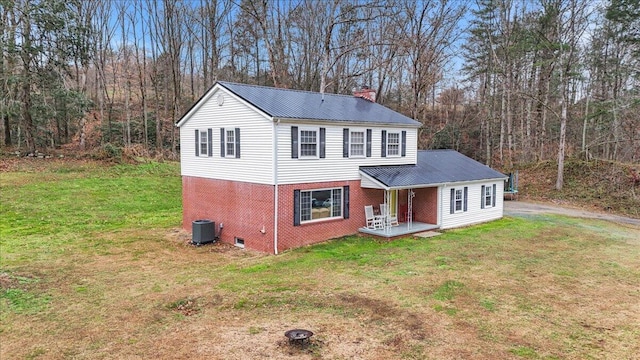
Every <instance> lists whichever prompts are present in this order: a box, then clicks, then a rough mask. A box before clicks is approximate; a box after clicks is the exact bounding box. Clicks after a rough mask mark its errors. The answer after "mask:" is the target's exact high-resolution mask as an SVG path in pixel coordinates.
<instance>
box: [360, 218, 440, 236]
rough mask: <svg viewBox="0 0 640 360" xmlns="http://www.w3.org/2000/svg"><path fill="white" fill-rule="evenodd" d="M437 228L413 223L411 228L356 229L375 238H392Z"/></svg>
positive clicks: (404, 226) (405, 225)
mask: <svg viewBox="0 0 640 360" xmlns="http://www.w3.org/2000/svg"><path fill="white" fill-rule="evenodd" d="M438 228H440V227H439V226H438V225H435V224H426V223H421V222H416V221H414V222H413V224H411V227H409V224H408V223H400V225H398V226H390V227H387V228H385V229H383V230H371V229H368V228H366V227H361V228H360V229H358V231H359V232H361V233H363V234H369V235H375V236H380V237H385V238H392V237H397V236H402V235H409V234H414V233H419V232H423V231H428V230H433V229H438Z"/></svg>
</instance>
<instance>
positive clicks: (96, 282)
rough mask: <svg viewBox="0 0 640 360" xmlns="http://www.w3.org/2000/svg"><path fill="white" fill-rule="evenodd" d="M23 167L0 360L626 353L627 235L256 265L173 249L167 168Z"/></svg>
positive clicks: (182, 245)
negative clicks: (287, 334)
mask: <svg viewBox="0 0 640 360" xmlns="http://www.w3.org/2000/svg"><path fill="white" fill-rule="evenodd" d="M37 169H38V171H31V170H30V169H29V168H28V166H25V168H24V169H22V170H21V171H18V172H10V173H3V174H1V176H0V190H1V194H0V196H1V198H0V259H1V263H0V320H1V321H0V343H2V344H3V346H2V347H0V358H5V357H6V358H36V357H44V358H65V357H70V358H114V357H117V358H176V357H177V358H180V357H183V358H186V357H190V356H193V354H194V353H193V351H196V350H197V354H198V356H201V357H208V358H224V357H227V356H230V357H232V358H266V357H269V358H275V359H278V358H283V359H286V358H350V357H356V358H357V357H360V358H362V357H364V358H376V357H377V358H407V359H411V358H416V359H417V358H420V359H422V358H427V359H428V358H433V359H439V358H452V357H456V356H460V357H469V358H474V357H476V358H514V357H515V358H541V359H554V358H602V357H603V356H604V354H606V356H609V357H611V358H624V357H625V356H627V357H628V354H634V353H638V352H639V351H640V347H639V346H638V345H637V341H635V340H637V338H638V336H640V326H639V325H638V324H637V322H635V321H634V319H636V318H638V316H640V314H639V313H638V309H637V303H638V302H640V291H639V290H638V287H637V284H638V282H637V279H639V278H640V263H639V262H638V259H640V242H639V240H638V239H640V229H634V228H629V227H623V226H619V225H616V224H613V223H606V222H602V221H596V220H584V219H573V218H567V217H563V216H541V217H530V218H504V219H502V220H499V221H494V222H491V223H487V224H481V225H478V226H473V227H468V228H463V229H456V230H449V231H446V232H445V233H444V234H442V235H441V236H438V237H433V238H428V239H417V238H403V239H398V240H394V241H383V240H377V239H372V238H368V237H358V236H348V237H344V238H340V239H334V240H331V241H328V242H326V243H322V244H318V245H315V246H309V247H304V248H300V249H296V250H292V251H287V252H285V253H283V254H281V255H279V256H265V255H262V254H255V253H252V252H250V251H243V250H239V249H236V248H234V247H232V246H228V247H224V246H222V245H213V246H203V247H198V248H195V247H191V246H188V245H187V244H186V242H187V239H188V236H187V235H186V234H184V233H182V232H180V231H179V230H178V229H177V228H179V226H180V220H181V194H180V187H181V182H180V177H179V171H178V165H177V164H171V163H146V164H139V165H118V166H103V165H99V164H95V163H88V164H79V163H58V164H55V165H51V166H45V167H38V168H37ZM620 314H625V315H624V316H620ZM293 327H303V328H310V329H311V330H312V331H314V332H316V335H314V338H313V339H314V342H312V344H311V345H310V346H309V347H308V348H304V347H301V348H295V347H289V346H288V345H287V344H286V342H283V335H282V334H283V333H284V331H285V330H286V329H290V328H293ZM345 334H349V335H348V336H345ZM34 337H36V338H38V342H37V343H33V342H32V341H29V339H33V338H34ZM345 339H347V340H345ZM212 344H215V345H212ZM335 344H340V345H339V346H335ZM194 349H196V350H194ZM229 352H231V353H229Z"/></svg>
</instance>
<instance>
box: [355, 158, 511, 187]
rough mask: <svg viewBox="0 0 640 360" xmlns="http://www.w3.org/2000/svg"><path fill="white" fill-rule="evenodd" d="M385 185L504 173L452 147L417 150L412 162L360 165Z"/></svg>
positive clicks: (499, 177)
mask: <svg viewBox="0 0 640 360" xmlns="http://www.w3.org/2000/svg"><path fill="white" fill-rule="evenodd" d="M360 172H361V173H363V174H365V175H367V176H369V177H370V178H372V179H373V180H374V181H376V182H378V183H380V184H381V185H383V186H384V187H385V188H389V189H391V188H410V187H424V186H433V185H439V184H445V183H455V182H467V181H477V180H503V179H506V178H507V177H506V176H505V175H504V174H502V173H500V172H498V171H496V170H493V169H492V168H490V167H488V166H486V165H484V164H482V163H479V162H477V161H475V160H473V159H471V158H470V157H467V156H464V155H462V154H461V153H459V152H457V151H455V150H421V151H418V161H417V164H415V165H388V166H361V167H360Z"/></svg>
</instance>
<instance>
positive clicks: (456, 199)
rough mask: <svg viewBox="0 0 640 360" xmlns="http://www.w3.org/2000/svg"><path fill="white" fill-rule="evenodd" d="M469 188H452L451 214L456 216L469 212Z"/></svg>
mask: <svg viewBox="0 0 640 360" xmlns="http://www.w3.org/2000/svg"><path fill="white" fill-rule="evenodd" d="M467 195H468V188H467V187H466V186H465V187H463V188H452V189H451V198H450V204H449V213H450V214H455V213H460V212H465V211H467Z"/></svg>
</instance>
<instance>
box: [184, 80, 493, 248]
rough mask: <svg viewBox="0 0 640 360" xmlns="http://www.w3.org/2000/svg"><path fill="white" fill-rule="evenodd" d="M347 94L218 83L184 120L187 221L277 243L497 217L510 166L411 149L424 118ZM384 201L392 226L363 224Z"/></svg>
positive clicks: (394, 232)
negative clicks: (503, 168) (504, 169)
mask: <svg viewBox="0 0 640 360" xmlns="http://www.w3.org/2000/svg"><path fill="white" fill-rule="evenodd" d="M373 98H374V94H372V93H371V91H370V90H366V89H365V90H363V91H360V92H356V93H355V94H354V96H348V95H335V94H321V93H314V92H308V91H297V90H288V89H277V88H270V87H263V86H254V85H243V84H236V83H228V82H217V83H216V84H215V85H214V86H212V88H211V89H209V90H208V91H207V93H206V94H205V95H204V96H203V97H202V98H201V99H200V100H198V101H197V102H196V103H195V104H194V105H193V107H192V108H191V109H190V110H189V111H188V112H187V113H186V114H185V115H184V116H183V117H182V118H181V119H180V121H179V122H178V123H177V126H178V127H179V128H180V141H181V174H182V184H183V195H182V196H183V226H184V228H185V229H187V230H190V229H191V225H192V222H193V221H194V220H197V219H205V218H206V219H212V220H214V221H215V222H216V223H218V224H223V230H222V233H221V240H222V241H225V242H229V243H233V244H236V245H238V246H244V247H247V248H251V249H255V250H260V251H264V252H271V253H276V254H277V253H278V252H280V251H283V250H285V249H290V248H294V247H299V246H303V245H308V244H313V243H316V242H321V241H325V240H327V239H331V238H336V237H341V236H344V235H349V234H355V233H357V232H359V231H360V232H363V233H369V234H374V235H379V236H386V237H394V236H399V235H402V234H410V233H414V232H419V231H424V230H428V229H433V228H441V229H446V228H451V227H456V226H463V225H468V224H473V223H478V222H483V221H489V220H493V219H497V218H500V217H502V191H503V184H504V179H505V176H504V175H503V174H501V173H499V172H497V171H494V170H492V169H490V168H489V167H487V166H485V165H483V164H480V163H478V162H476V161H474V160H472V159H470V158H468V157H466V156H464V155H462V154H460V153H458V152H455V151H452V150H434V151H418V150H417V136H418V128H419V127H420V123H419V122H417V121H415V120H413V119H410V118H408V117H406V116H404V115H402V114H400V113H397V112H395V111H393V110H391V109H389V108H386V107H384V106H382V105H380V104H377V103H375V102H374V101H373ZM380 204H384V205H385V206H388V208H389V210H390V211H389V213H390V214H391V215H393V216H394V218H397V220H398V223H397V224H396V225H397V226H385V227H384V229H377V228H374V229H370V228H367V227H366V226H365V223H366V219H365V211H364V207H365V206H366V205H373V206H374V207H375V208H376V209H377V208H378V207H379V206H380Z"/></svg>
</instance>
